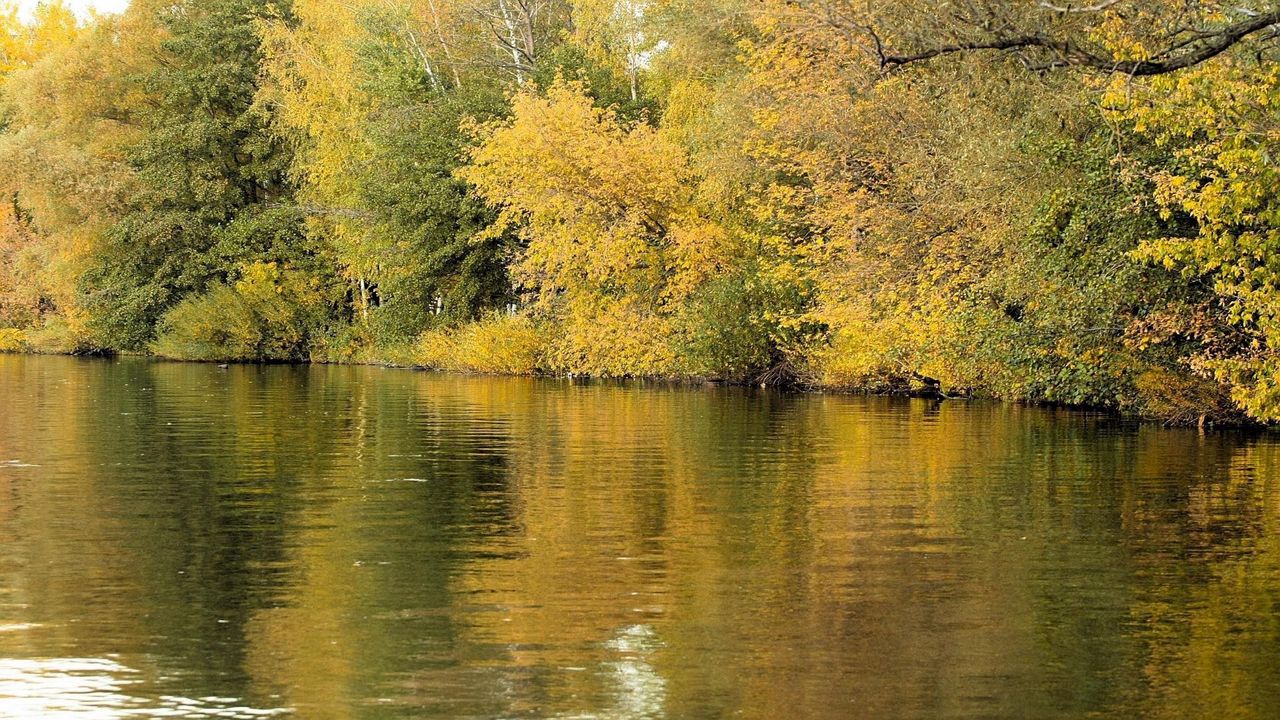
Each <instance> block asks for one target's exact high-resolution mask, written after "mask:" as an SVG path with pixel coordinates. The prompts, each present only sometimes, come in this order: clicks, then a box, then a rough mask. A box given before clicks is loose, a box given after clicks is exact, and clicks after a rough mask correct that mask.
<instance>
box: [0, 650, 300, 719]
mask: <svg viewBox="0 0 1280 720" xmlns="http://www.w3.org/2000/svg"><path fill="white" fill-rule="evenodd" d="M139 674H140V673H139V672H138V671H137V670H135V669H133V668H130V667H128V666H125V665H122V664H120V663H119V662H117V661H115V660H112V659H110V658H41V659H0V717H5V718H42V719H43V720H89V719H90V718H92V719H93V720H115V719H116V718H164V717H182V718H264V717H277V716H281V715H288V714H291V713H292V712H293V710H292V709H290V708H254V707H248V706H246V705H244V704H243V703H242V701H241V700H239V699H238V698H224V697H212V696H211V697H200V698H188V697H180V696H172V695H163V696H160V697H158V698H155V699H143V698H139V697H135V696H133V695H131V694H130V693H129V689H130V686H133V685H137V684H138V683H139V682H140V680H139V679H138V676H139Z"/></svg>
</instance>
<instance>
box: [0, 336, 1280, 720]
mask: <svg viewBox="0 0 1280 720" xmlns="http://www.w3.org/2000/svg"><path fill="white" fill-rule="evenodd" d="M1277 473H1280V443H1278V442H1277V440H1276V438H1274V437H1271V436H1268V435H1265V434H1261V435H1259V434H1255V435H1247V434H1237V433H1220V434H1219V433H1209V434H1201V433H1198V432H1196V431H1186V430H1170V429H1163V428H1160V427H1156V426H1151V425H1137V424H1132V423H1123V422H1119V421H1117V420H1115V419H1113V418H1109V417H1107V416H1105V415H1100V414H1090V413H1083V412H1076V411H1066V410H1045V409H1033V408H1026V407H1020V406H1017V405H1010V404H997V403H979V402H969V403H966V402H951V401H948V402H945V403H935V402H930V401H924V400H895V399H883V398H857V397H835V396H824V395H784V394H774V393H760V392H749V391H744V390H740V389H727V388H687V387H663V386H653V385H642V384H638V383H637V384H608V383H596V384H581V383H576V384H575V383H572V382H569V381H556V380H529V379H494V378H472V377H459V376H449V375H437V374H428V373H416V372H409V371H403V370H382V369H376V368H358V367H283V366H276V367H252V366H246V367H232V368H230V369H226V370H221V369H218V368H216V367H213V366H209V365H186V364H169V363H158V362H149V361H145V360H137V359H121V360H83V359H72V358H42V357H23V356H4V355H0V717H4V718H10V717H12V718H70V719H79V718H95V719H96V718H102V719H104V720H110V719H113V718H150V717H182V718H258V717H291V718H305V719H307V720H311V719H313V718H314V719H319V720H324V719H326V718H428V719H430V718H618V719H621V718H628V719H630V718H697V719H700V718H759V719H761V720H773V719H789V718H821V719H825V718H840V719H842V720H843V719H845V718H1082V717H1117V718H1136V717H1144V718H1273V717H1276V716H1277V715H1280V487H1277V476H1278V475H1277Z"/></svg>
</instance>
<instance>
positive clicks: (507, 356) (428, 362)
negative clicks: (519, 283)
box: [416, 313, 544, 375]
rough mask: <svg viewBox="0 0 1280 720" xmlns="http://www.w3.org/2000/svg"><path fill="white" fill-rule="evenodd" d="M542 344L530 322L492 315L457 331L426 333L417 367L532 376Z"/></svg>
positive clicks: (419, 352)
mask: <svg viewBox="0 0 1280 720" xmlns="http://www.w3.org/2000/svg"><path fill="white" fill-rule="evenodd" d="M543 354H544V352H543V343H542V340H541V339H540V334H539V332H538V330H537V328H536V327H535V325H534V323H533V321H532V320H530V319H529V318H528V317H525V316H523V315H507V314H502V313H493V314H490V315H487V316H485V317H483V318H481V319H480V320H477V321H475V322H473V323H469V324H467V325H463V326H461V327H458V328H451V329H444V330H430V331H428V332H426V333H424V334H423V335H422V337H421V338H420V339H419V341H418V347H417V354H416V360H417V362H418V364H420V365H422V366H424V367H429V368H432V369H435V370H452V371H456V372H474V373H496V374H504V375H532V374H534V373H536V372H538V370H540V369H542V362H541V360H540V358H541V357H542V356H543Z"/></svg>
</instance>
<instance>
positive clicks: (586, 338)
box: [459, 81, 733, 375]
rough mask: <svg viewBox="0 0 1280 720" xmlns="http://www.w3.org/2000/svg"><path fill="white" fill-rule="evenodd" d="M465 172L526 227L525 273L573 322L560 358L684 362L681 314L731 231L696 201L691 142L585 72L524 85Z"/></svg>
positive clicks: (591, 368)
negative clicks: (591, 81) (675, 137)
mask: <svg viewBox="0 0 1280 720" xmlns="http://www.w3.org/2000/svg"><path fill="white" fill-rule="evenodd" d="M478 132H479V135H480V138H481V139H482V140H483V142H482V144H480V145H479V146H478V147H477V148H476V149H475V150H474V152H473V153H472V156H471V164H470V165H469V166H467V167H465V168H462V169H461V170H460V171H459V175H460V176H461V177H463V178H464V179H466V180H467V181H468V182H470V183H472V184H473V185H474V186H475V188H476V189H477V191H478V192H479V193H480V194H481V195H483V196H484V197H485V198H486V199H488V200H489V201H490V202H491V203H493V204H495V205H497V206H498V207H499V208H500V209H501V210H500V215H499V218H498V221H497V223H496V224H495V226H494V227H493V228H491V229H490V232H504V231H507V230H509V229H514V230H516V231H517V232H518V233H519V234H520V236H521V238H522V240H523V241H524V248H523V251H522V252H521V254H520V256H519V258H518V259H517V260H516V262H515V267H514V268H513V273H514V276H515V279H516V281H517V282H518V283H520V284H521V285H522V286H523V287H524V288H525V289H526V290H527V291H528V292H529V293H530V294H531V295H532V296H533V298H534V301H535V308H536V309H537V311H539V312H541V313H543V314H545V315H547V316H550V317H553V318H555V319H556V320H557V321H559V322H562V323H564V326H565V328H566V330H565V333H564V338H565V340H564V344H563V346H562V347H560V348H559V349H558V353H557V356H556V359H555V360H554V361H553V364H554V365H556V366H557V367H558V368H560V369H565V370H569V371H573V372H583V373H590V374H595V375H630V374H669V373H672V372H675V371H676V366H675V357H674V353H673V350H672V347H671V339H672V338H671V335H672V327H671V318H672V315H673V314H674V313H675V312H676V311H677V310H678V308H679V307H680V306H681V303H682V302H683V301H684V300H685V299H686V298H687V297H688V296H689V295H690V294H691V293H692V292H693V291H694V290H695V289H696V288H697V287H698V286H700V285H701V284H702V283H703V282H705V280H706V279H707V278H708V277H710V276H711V275H714V274H715V273H716V272H717V271H718V269H719V268H720V267H722V263H723V260H724V258H725V257H727V256H728V253H729V252H730V250H729V248H730V246H731V242H732V240H733V238H732V237H731V235H730V233H728V232H727V231H726V230H725V229H724V228H723V227H721V226H720V225H719V224H717V223H715V222H712V221H709V220H708V219H707V218H706V216H705V214H704V213H701V212H700V211H699V209H698V208H697V206H696V204H695V202H694V195H693V192H692V189H691V188H692V187H693V185H694V184H695V183H696V182H697V178H696V177H695V176H694V174H693V173H692V172H691V171H690V168H689V165H688V159H687V157H686V155H685V152H684V150H683V149H682V148H681V147H680V146H679V145H677V144H676V143H674V142H672V141H671V140H669V139H667V138H666V137H665V136H664V135H663V134H662V133H661V132H659V131H658V130H656V129H654V128H653V127H651V126H649V125H647V124H645V123H638V124H635V125H629V126H628V125H624V124H623V123H622V122H620V121H619V119H618V118H617V117H616V115H615V114H614V113H613V112H612V111H610V110H606V109H601V108H598V107H596V106H595V105H594V104H593V103H592V101H591V99H590V98H589V97H588V96H587V95H586V92H585V88H584V87H583V86H582V85H580V84H577V83H572V82H564V81H558V82H556V83H555V84H554V85H553V86H552V87H551V88H549V89H548V90H547V92H546V95H545V96H542V95H539V94H536V93H534V92H522V93H520V94H519V95H517V96H516V97H515V99H514V102H513V111H512V117H511V119H510V120H508V121H503V122H498V123H495V124H491V125H487V126H483V127H481V128H479V129H478Z"/></svg>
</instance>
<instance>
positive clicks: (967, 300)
mask: <svg viewBox="0 0 1280 720" xmlns="http://www.w3.org/2000/svg"><path fill="white" fill-rule="evenodd" d="M1277 19H1280V6H1275V5H1274V4H1272V3H1270V2H1263V1H1261V0H1254V1H1251V2H1232V3H1216V2H1209V3H1204V2H1195V3H1183V2H1171V3H1147V2H1139V1H1138V0H1099V1H1097V2H1089V3H1065V2H1063V3H1059V2H1049V1H1048V0H960V1H958V2H957V1H956V0H947V1H945V2H944V1H943V0H893V1H892V2H885V3H867V2H864V1H862V0H350V1H349V2H343V3H334V2H330V1H329V0H292V1H291V2H290V1H288V0H274V1H272V2H268V1H267V0H133V2H132V4H131V5H130V7H129V8H128V9H127V10H126V11H125V12H123V13H121V14H119V15H110V16H99V17H93V18H91V19H88V20H85V19H82V18H78V17H77V16H76V15H74V14H73V13H72V12H71V11H70V10H69V9H68V8H67V7H66V6H65V5H63V4H61V2H59V1H56V0H55V1H53V2H46V3H45V4H44V5H42V6H40V8H39V9H38V10H37V11H36V12H35V13H34V16H33V17H30V18H21V17H20V16H19V14H18V12H17V11H16V9H14V8H13V7H9V8H7V9H5V10H4V11H3V12H0V20H3V23H4V32H3V33H0V43H3V47H0V95H2V100H0V112H2V116H0V118H2V119H0V122H2V123H3V127H2V131H0V167H3V168H4V170H3V172H2V173H0V184H2V185H3V187H2V190H3V199H4V202H3V204H2V205H0V349H2V348H8V349H15V350H33V351H46V352H75V353H103V352H146V353H153V354H157V355H161V356H166V357H172V358H179V359H217V360H246V361H255V360H290V361H300V360H313V361H322V362H373V361H383V362H395V363H404V364H414V365H424V366H430V367H436V368H442V369H453V370H465V371H477V372H505V373H542V372H546V373H559V374H565V373H568V374H577V375H592V376H613V377H624V376H659V377H700V378H717V379H723V380H731V381H743V382H752V383H765V384H803V385H810V386H818V387H827V388H837V389H864V390H884V391H895V390H896V391H902V390H916V391H924V392H928V393H932V394H937V395H945V396H950V395H985V396H994V397H1002V398H1008V399H1017V400H1029V401H1042V402H1058V403H1067V404H1080V405H1090V406H1098V407H1108V408H1114V409H1117V410H1120V411H1124V412H1129V413H1136V414H1143V415H1148V416H1152V417H1159V418H1162V419H1165V420H1166V421H1169V422H1177V423H1196V422H1220V421H1223V422H1225V421H1245V420H1248V421H1261V422H1270V421H1274V420H1278V419H1280V358H1277V356H1276V351H1275V350H1274V349H1273V348H1272V345H1273V344H1277V345H1280V253H1277V252H1276V250H1277V249H1280V199H1278V197H1277V194H1276V192H1275V189H1276V188H1277V187H1280V173H1277V164H1276V158H1275V157H1274V153H1273V150H1274V149H1275V148H1277V143H1278V142H1280V112H1278V111H1277V109H1276V108H1277V103H1280V72H1278V71H1277V67H1278V65H1277V63H1276V62H1275V60H1276V57H1275V55H1276V52H1277V43H1276V36H1277V34H1278V31H1277V24H1276V23H1277ZM1273 341H1274V343H1273Z"/></svg>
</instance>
